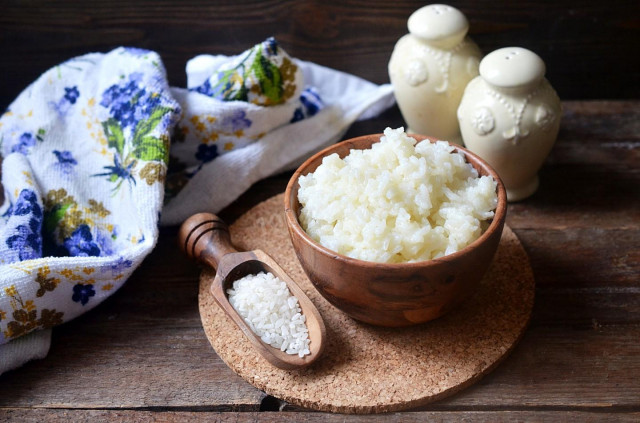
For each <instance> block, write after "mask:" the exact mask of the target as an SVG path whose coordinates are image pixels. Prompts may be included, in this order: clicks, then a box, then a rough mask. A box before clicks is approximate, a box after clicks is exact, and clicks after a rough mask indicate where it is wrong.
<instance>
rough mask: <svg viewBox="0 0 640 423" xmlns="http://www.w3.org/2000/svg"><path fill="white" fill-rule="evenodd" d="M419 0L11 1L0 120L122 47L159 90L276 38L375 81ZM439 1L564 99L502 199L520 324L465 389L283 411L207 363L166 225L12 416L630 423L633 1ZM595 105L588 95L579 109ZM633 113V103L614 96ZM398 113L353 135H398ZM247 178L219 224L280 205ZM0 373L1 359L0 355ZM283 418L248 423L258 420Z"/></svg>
mask: <svg viewBox="0 0 640 423" xmlns="http://www.w3.org/2000/svg"><path fill="white" fill-rule="evenodd" d="M424 4H425V2H424V1H417V0H411V1H409V0H402V1H398V2H375V3H374V2H366V1H363V0H341V1H336V0H326V1H315V0H314V1H295V0H268V1H258V0H247V1H242V2H236V1H230V0H221V1H216V2H204V1H201V0H185V1H180V2H167V1H161V0H140V1H136V2H130V1H125V0H115V1H109V2H107V1H95V2H90V3H88V2H82V1H80V0H59V1H56V2H48V1H44V0H30V1H5V2H3V3H2V14H0V51H2V53H3V60H2V61H0V74H1V75H2V78H0V106H2V107H3V108H6V107H7V106H8V105H9V104H10V102H11V101H12V100H13V99H14V98H15V97H16V96H17V95H18V94H19V93H20V92H21V91H22V90H23V89H24V88H25V87H26V86H27V85H28V84H29V83H31V82H32V81H33V80H35V79H36V78H37V77H38V76H39V75H40V74H42V73H43V72H44V71H45V70H47V69H48V68H50V67H52V66H55V65H57V64H59V63H61V62H63V61H65V60H67V59H69V58H71V57H74V56H77V55H81V54H85V53H87V52H92V51H101V52H106V51H108V50H111V49H112V48H115V47H117V46H120V45H129V46H137V47H142V48H148V49H152V50H156V51H158V52H159V53H160V55H161V57H162V59H163V61H164V64H165V66H166V68H167V71H168V76H169V80H170V83H171V84H172V85H175V86H184V85H185V83H186V77H185V74H184V67H185V64H186V62H187V60H188V59H189V58H191V57H193V56H195V55H196V54H200V53H213V54H215V53H220V54H236V53H238V52H240V51H242V50H244V49H246V48H248V47H250V46H251V45H253V44H255V43H256V42H258V41H261V40H262V39H264V38H266V37H267V36H270V35H274V36H276V37H277V38H278V39H279V40H280V42H281V44H282V45H283V47H284V48H285V49H286V50H287V51H288V52H289V53H290V54H291V55H292V56H294V57H298V58H300V59H304V60H311V61H314V62H317V63H319V64H322V65H325V66H330V67H333V68H336V69H340V70H344V71H348V72H350V73H353V74H356V75H358V76H361V77H363V78H366V79H369V80H371V81H373V82H376V83H383V82H388V76H387V61H388V59H389V56H390V54H391V50H392V48H393V45H394V44H395V42H396V41H397V39H398V38H399V37H400V36H402V35H403V34H405V33H406V19H407V17H408V16H409V15H410V13H411V12H412V11H413V10H415V9H417V8H418V7H420V6H422V5H424ZM450 4H452V5H454V6H456V7H458V8H460V9H461V10H462V11H463V12H464V13H465V14H466V15H467V17H468V18H469V21H470V24H471V34H470V35H471V36H472V37H473V38H474V40H475V41H476V42H477V43H478V44H479V45H480V47H481V48H482V50H483V51H484V52H485V53H488V52H490V51H492V50H494V49H496V48H500V47H505V46H508V45H517V46H522V47H526V48H529V49H531V50H533V51H535V52H536V53H538V54H539V55H540V56H541V57H542V58H543V59H544V60H545V62H546V64H547V77H548V79H549V80H550V82H551V84H552V85H553V86H554V87H555V88H556V90H557V91H558V93H559V95H560V97H561V98H563V99H564V100H568V99H573V100H576V101H565V102H564V103H563V107H564V116H563V120H562V124H561V129H560V134H559V138H558V142H557V143H556V145H555V147H554V149H553V151H552V153H551V155H550V157H549V158H548V160H547V161H546V163H545V166H544V167H543V168H542V170H541V172H540V178H541V187H540V189H539V191H538V192H537V193H536V194H535V195H534V196H532V197H531V198H529V199H527V200H526V201H523V202H521V203H515V204H510V205H509V212H508V218H507V224H508V225H509V226H510V227H511V228H512V229H513V230H514V231H515V232H516V234H517V235H518V237H519V238H520V240H521V242H522V244H523V245H524V248H525V249H526V251H527V253H528V255H529V258H530V259H531V263H532V267H533V271H534V275H535V278H536V285H537V291H536V303H535V305H534V312H533V317H532V321H531V326H530V328H529V330H528V331H527V333H526V335H525V336H524V338H523V340H522V341H521V343H520V344H519V346H518V347H517V348H516V349H515V351H514V352H513V354H512V355H511V356H510V357H509V359H507V360H506V361H505V362H504V363H503V364H502V365H501V366H500V367H499V368H497V369H496V371H494V372H493V373H492V374H490V375H489V376H487V377H486V378H484V379H483V380H482V381H480V382H479V383H478V384H477V385H475V386H473V387H471V388H470V389H467V390H465V391H463V392H461V393H460V394H458V395H455V396H453V397H451V398H449V399H446V400H443V401H440V402H437V403H434V404H432V405H430V406H429V407H428V408H427V409H425V410H421V411H413V412H411V413H402V414H392V415H384V416H347V417H345V416H340V415H327V414H324V413H323V414H321V413H308V412H304V411H300V410H298V409H295V408H294V407H291V406H288V405H286V404H280V403H279V402H278V401H277V400H274V399H272V398H270V397H266V396H265V394H264V393H262V392H261V391H259V390H257V389H255V388H254V387H252V386H251V385H249V384H247V383H246V382H244V381H243V380H242V379H240V378H239V377H237V376H236V375H235V374H234V373H233V372H232V371H231V370H230V369H229V368H228V367H227V366H226V365H225V364H224V363H223V362H222V360H221V359H220V358H219V357H218V356H217V355H215V353H214V352H213V351H212V349H211V347H210V345H209V343H208V342H207V340H206V337H205V335H204V332H203V329H202V327H201V324H200V317H199V313H198V309H197V292H198V275H199V269H198V268H197V267H195V266H193V265H192V263H190V262H189V261H188V260H187V259H186V258H185V257H183V256H182V254H181V253H180V251H179V249H178V247H177V245H176V237H177V231H176V229H175V228H164V229H162V231H161V237H160V240H159V243H158V245H157V247H156V248H155V250H154V251H153V253H152V254H151V255H150V256H149V257H148V259H146V260H145V262H144V263H143V265H142V266H141V267H140V268H139V269H138V270H137V271H136V272H135V273H134V275H133V276H132V278H131V279H130V280H129V281H127V283H126V284H125V286H124V287H123V288H122V289H121V290H120V291H119V292H118V293H116V294H115V295H114V296H113V297H111V298H110V299H108V300H107V301H105V302H104V303H103V304H101V305H100V306H98V307H97V308H96V309H94V310H92V311H91V312H90V313H88V314H86V315H83V316H82V317H80V318H78V319H76V320H74V321H73V322H70V323H67V324H65V325H62V326H60V327H58V328H56V329H55V330H54V335H53V345H52V348H51V351H50V353H49V355H48V356H47V358H45V359H44V360H40V361H36V362H32V363H29V364H27V365H26V366H24V367H22V368H20V369H19V370H17V371H13V372H9V373H7V374H3V375H1V376H0V420H10V421H25V422H31V421H52V422H56V421H65V422H66V421H82V420H89V421H149V420H159V421H167V422H172V421H180V422H182V421H186V422H189V421H201V420H212V421H219V422H231V421H234V422H235V421H237V422H249V421H257V420H264V421H266V422H270V421H273V422H280V421H299V422H317V421H327V422H334V421H335V422H338V421H340V422H342V421H348V422H349V421H351V422H364V421H366V422H370V421H372V422H377V421H387V420H391V421H393V420H395V421H406V422H419V421H441V422H458V421H465V420H466V421H479V422H501V421H514V420H515V421H543V422H546V421H548V422H556V421H569V422H596V421H597V422H601V421H603V422H614V421H615V422H618V421H620V422H626V421H629V422H631V421H634V422H635V421H638V420H640V414H639V413H640V387H639V384H638V380H640V350H639V348H640V347H639V343H638V339H640V280H639V279H640V278H638V275H640V246H639V244H638V239H640V213H638V210H640V195H639V194H640V192H639V188H638V187H639V186H640V170H639V166H638V164H639V163H640V135H639V134H640V101H638V100H637V99H638V98H640V62H639V61H640V56H639V55H638V54H637V52H638V51H639V50H640V48H639V47H640V34H639V32H640V21H638V19H637V16H638V15H640V3H638V2H637V1H632V0H613V1H608V2H603V1H600V0H586V1H581V2H576V1H573V0H558V1H555V2H511V1H507V0H499V1H491V2H488V1H482V2H477V1H471V0H461V1H455V2H451V3H450ZM585 99H596V100H597V101H583V100H585ZM611 99H616V100H620V99H631V101H610V100H611ZM402 124H403V122H402V118H401V116H400V114H399V113H398V111H397V109H391V110H389V111H388V112H386V113H383V114H382V115H381V116H380V117H378V118H376V119H373V120H368V121H364V122H358V123H356V124H355V125H354V126H353V127H352V128H351V129H350V130H349V132H348V133H347V136H346V137H347V138H348V137H353V136H357V135H365V134H370V133H378V132H380V131H381V130H382V129H384V127H386V126H392V127H398V126H400V125H402ZM289 177H290V174H282V175H277V176H274V177H272V178H269V179H267V180H264V181H261V182H259V183H257V184H255V185H254V186H253V187H252V188H251V189H250V190H249V191H248V192H247V193H246V194H244V195H243V196H241V197H240V198H239V199H238V200H237V201H236V202H234V203H233V204H232V205H231V206H229V207H228V208H227V209H226V210H224V211H222V212H221V217H222V218H224V219H225V220H227V221H228V222H229V223H232V222H233V221H234V220H235V219H237V218H238V217H239V216H240V215H242V214H243V213H245V212H246V211H247V210H249V209H251V208H252V207H253V206H255V205H256V204H257V203H259V202H260V201H263V200H265V199H267V198H270V197H272V196H273V195H275V194H278V193H281V192H283V191H284V188H285V186H286V184H287V181H288V179H289ZM0 359H1V358H0ZM279 408H284V409H285V410H291V411H290V412H283V413H260V412H259V410H260V409H263V410H269V409H272V410H277V409H279Z"/></svg>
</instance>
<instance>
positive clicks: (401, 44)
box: [389, 4, 482, 143]
mask: <svg viewBox="0 0 640 423" xmlns="http://www.w3.org/2000/svg"><path fill="white" fill-rule="evenodd" d="M407 26H408V27H409V34H407V35H405V36H403V37H402V38H400V39H399V40H398V42H397V43H396V46H395V48H394V50H393V53H392V54H391V59H390V60H389V78H390V80H391V84H392V85H393V88H394V92H395V97H396V101H397V102H398V106H399V108H400V112H401V113H402V116H403V117H404V120H405V121H406V123H407V124H408V129H407V132H413V133H418V134H423V135H431V136H434V137H437V138H440V139H442V140H447V141H451V142H455V143H461V142H462V140H461V138H460V128H459V126H458V119H457V117H456V110H457V109H458V106H459V105H460V99H461V98H462V94H463V92H464V88H465V87H466V85H467V83H468V82H469V81H471V80H472V79H473V78H474V77H476V76H477V75H478V65H479V63H480V58H481V57H482V53H481V52H480V49H479V48H478V46H477V45H476V44H475V43H474V42H473V41H471V39H469V37H466V34H467V31H468V30H469V22H468V21H467V18H466V17H465V16H464V15H463V14H462V12H460V11H459V10H458V9H456V8H454V7H451V6H447V5H443V4H432V5H429V6H425V7H422V8H420V9H418V10H416V11H415V12H413V14H412V15H411V16H410V17H409V20H408V22H407Z"/></svg>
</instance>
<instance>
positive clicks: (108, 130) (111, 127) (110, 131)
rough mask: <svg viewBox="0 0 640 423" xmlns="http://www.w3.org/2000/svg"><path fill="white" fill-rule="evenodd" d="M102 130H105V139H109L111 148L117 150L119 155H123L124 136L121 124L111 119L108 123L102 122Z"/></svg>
mask: <svg viewBox="0 0 640 423" xmlns="http://www.w3.org/2000/svg"><path fill="white" fill-rule="evenodd" d="M102 128H103V129H104V135H105V137H107V142H108V145H109V147H111V148H115V149H116V151H117V152H118V153H120V154H122V152H123V150H124V134H123V133H122V128H121V127H120V123H119V122H118V121H117V120H116V119H114V118H109V119H107V121H106V122H102Z"/></svg>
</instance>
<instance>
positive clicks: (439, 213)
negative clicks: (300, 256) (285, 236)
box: [298, 128, 498, 263]
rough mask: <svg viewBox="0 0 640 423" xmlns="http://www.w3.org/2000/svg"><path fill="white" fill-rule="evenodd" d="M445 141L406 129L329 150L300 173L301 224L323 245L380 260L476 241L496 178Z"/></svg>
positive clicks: (429, 254) (418, 256) (408, 258)
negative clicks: (343, 152)
mask: <svg viewBox="0 0 640 423" xmlns="http://www.w3.org/2000/svg"><path fill="white" fill-rule="evenodd" d="M453 151H454V148H453V147H452V146H450V145H449V144H448V143H446V142H444V141H438V142H436V143H430V142H428V141H425V142H421V143H417V144H416V140H415V139H414V138H411V137H410V136H408V135H407V134H405V133H404V129H403V128H399V129H395V130H394V129H390V128H387V129H386V130H385V131H384V136H382V137H381V139H380V142H378V143H375V144H373V146H372V147H371V148H370V149H367V150H351V152H350V154H349V155H347V156H346V157H345V158H344V159H341V158H340V157H339V156H338V155H337V154H335V153H334V154H331V155H329V156H327V157H325V158H324V159H323V160H322V164H321V165H320V166H319V167H318V168H317V169H316V170H315V172H313V173H309V174H308V175H306V176H301V177H300V178H299V185H300V188H299V190H298V200H299V201H300V204H301V206H302V208H301V211H300V218H299V219H300V223H301V225H302V227H303V228H304V230H305V231H306V232H307V233H308V234H309V235H310V236H311V237H312V238H313V239H314V240H316V241H317V242H319V243H320V244H321V245H323V246H325V247H326V248H329V249H330V250H333V251H336V252H338V253H340V254H343V255H346V256H349V257H353V258H357V259H360V260H368V261H374V262H382V263H402V262H413V261H422V260H430V259H433V258H437V257H441V256H444V255H446V254H451V253H453V252H455V251H458V250H460V249H462V248H464V247H465V246H467V245H469V244H470V243H471V242H473V241H474V240H475V239H477V238H478V237H479V236H480V235H481V234H482V232H483V231H484V230H485V229H486V227H487V226H488V223H487V222H486V221H487V220H488V219H491V218H493V216H494V210H495V208H496V206H497V203H498V199H497V194H496V186H497V183H496V181H495V180H494V179H493V178H491V177H489V176H482V177H478V172H477V171H476V170H475V169H474V168H473V166H471V165H470V164H468V163H467V162H466V161H465V158H464V155H463V154H461V153H456V152H453Z"/></svg>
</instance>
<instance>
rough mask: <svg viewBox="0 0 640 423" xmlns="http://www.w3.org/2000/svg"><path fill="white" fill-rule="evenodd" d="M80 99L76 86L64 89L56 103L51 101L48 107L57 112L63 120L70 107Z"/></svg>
mask: <svg viewBox="0 0 640 423" xmlns="http://www.w3.org/2000/svg"><path fill="white" fill-rule="evenodd" d="M78 97H80V91H78V87H77V86H73V87H64V95H63V96H62V97H61V98H60V100H58V102H57V103H56V102H54V101H51V102H49V105H50V106H51V107H52V108H53V109H55V110H56V112H58V115H59V116H60V117H61V118H64V117H65V116H66V115H67V113H68V112H69V109H70V108H71V106H72V105H74V104H76V101H77V100H78Z"/></svg>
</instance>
